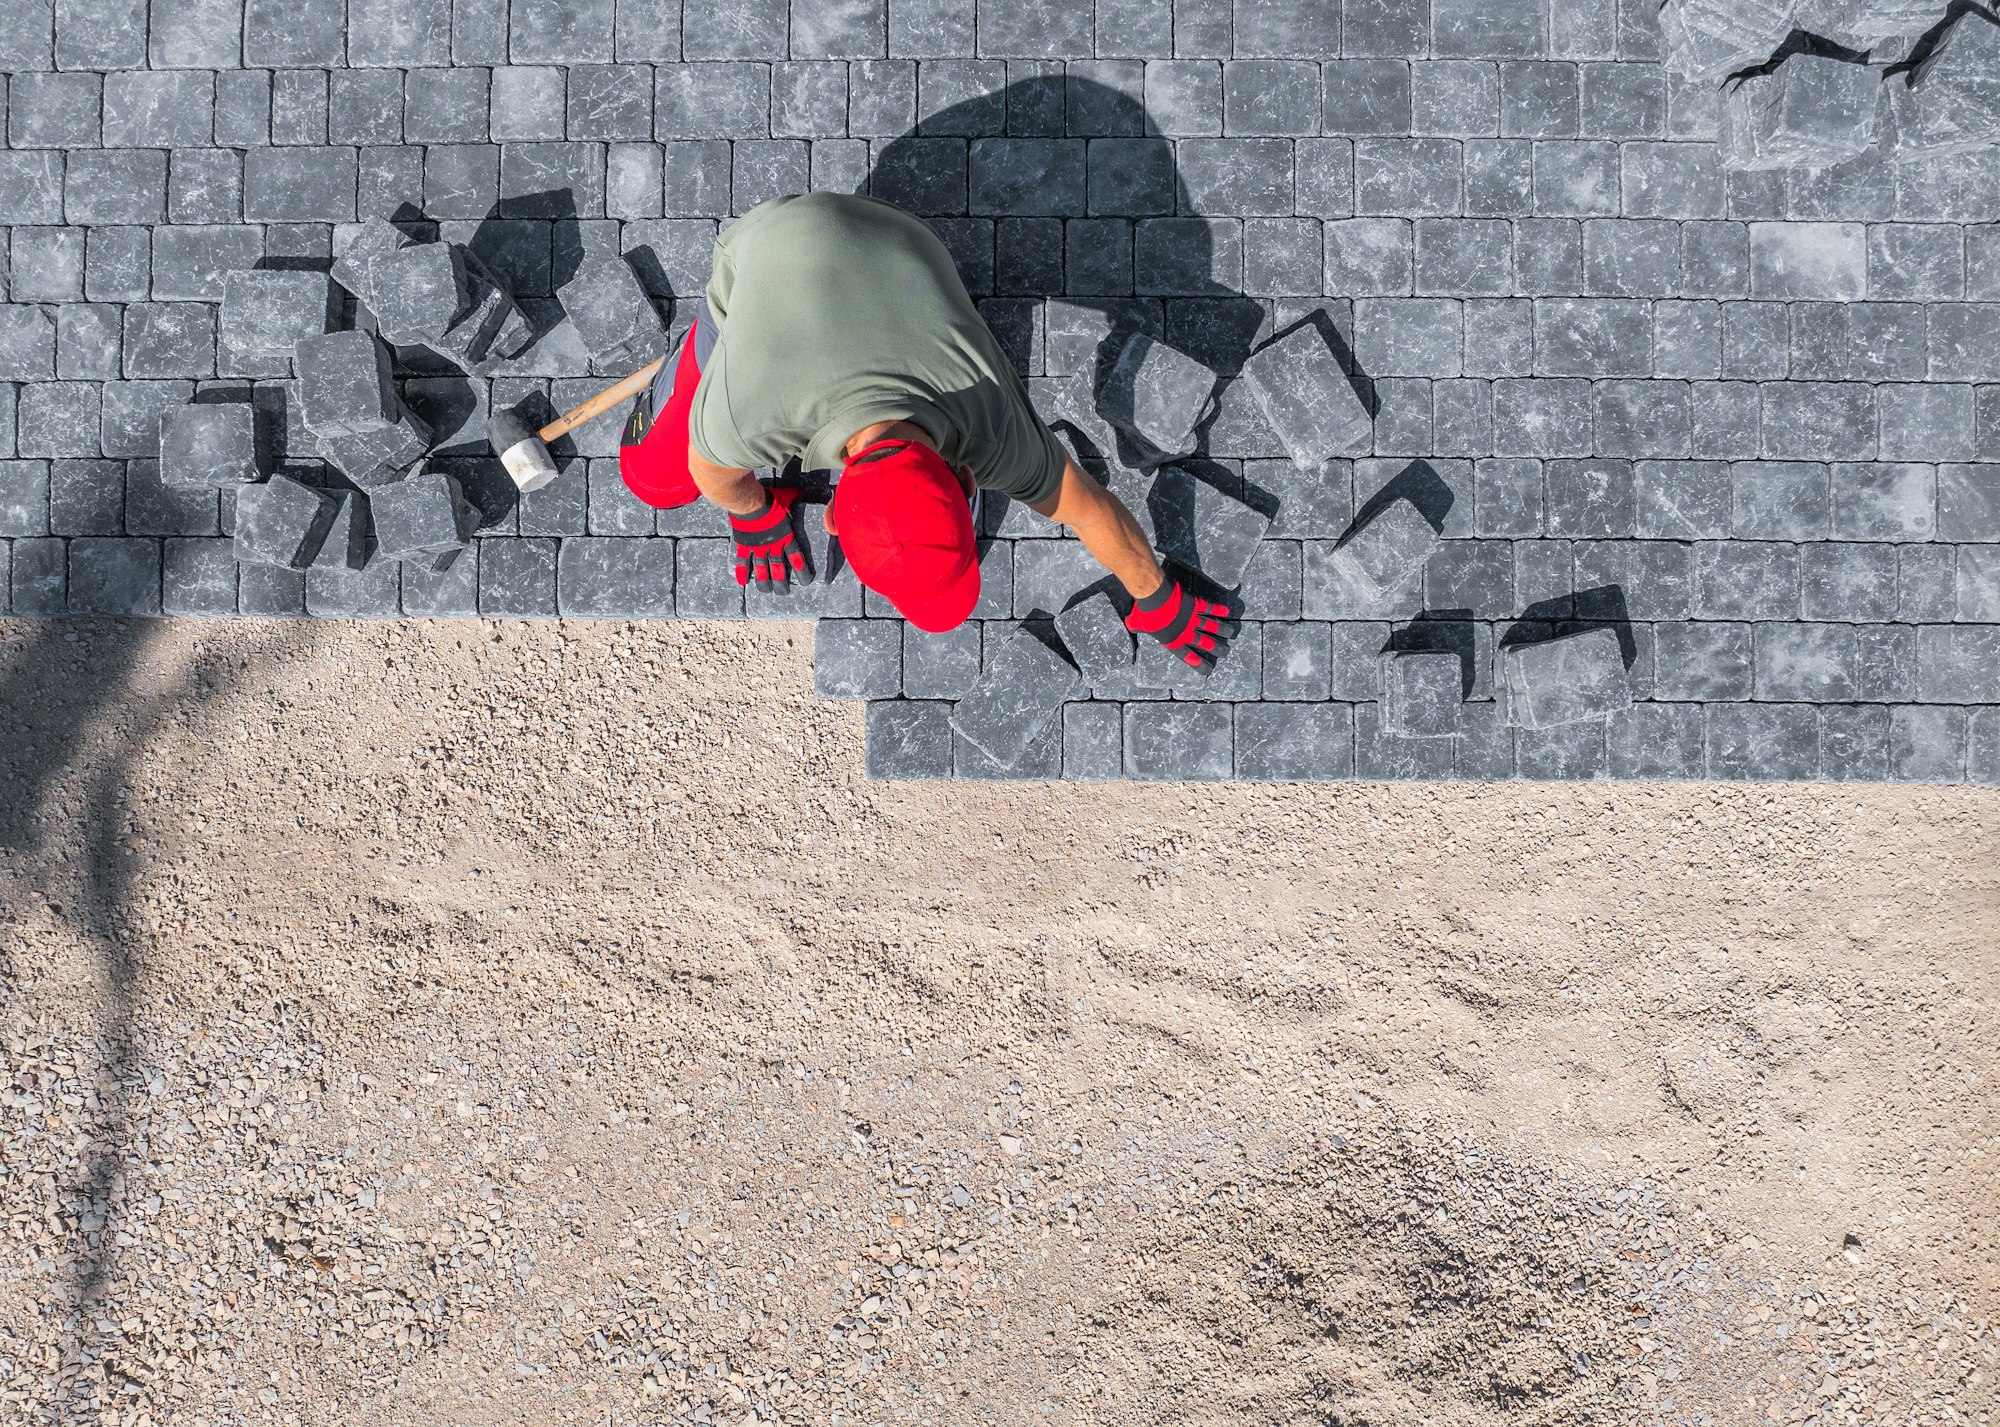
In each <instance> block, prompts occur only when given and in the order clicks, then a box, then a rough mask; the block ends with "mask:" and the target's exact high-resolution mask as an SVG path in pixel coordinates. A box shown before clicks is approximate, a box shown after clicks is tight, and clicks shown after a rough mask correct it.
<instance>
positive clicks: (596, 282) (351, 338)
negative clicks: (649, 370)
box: [160, 219, 666, 613]
mask: <svg viewBox="0 0 2000 1427" xmlns="http://www.w3.org/2000/svg"><path fill="white" fill-rule="evenodd" d="M336 282H337V283H338V284H339V286H340V287H341V288H344V289H345V290H346V291H347V292H349V293H351V294H352V295H353V297H354V298H355V299H356V300H357V301H358V302H359V303H360V304H361V305H362V308H363V309H364V310H365V312H366V313H367V315H368V316H369V317H370V318H371V319H372V322H373V329H372V330H365V329H362V328H350V329H346V330H329V328H331V327H333V325H334V320H335V311H336V308H337V306H338V303H337V295H336V292H335V288H334V283H336ZM562 297H563V300H564V303H565V308H566V311H567V314H568V316H569V317H570V320H571V323H572V325H573V326H574V327H575V329H576V331H577V334H578V336H579V338H580V339H581V340H582V342H583V344H584V346H585V348H586V349H587V351H588V352H589V354H590V358H591V364H592V366H593V369H595V370H599V371H617V372H619V373H621V374H622V373H623V372H625V371H628V370H630V369H632V368H634V367H637V366H640V365H643V364H644V363H645V362H647V361H650V360H651V359H652V358H653V357H655V356H657V355H659V354H660V352H661V351H662V350H663V349H664V344H665V338H666V333H665V328H664V326H663V324H662V323H661V321H660V317H659V312H658V309H657V308H655V307H654V305H653V303H652V300H651V299H650V298H649V297H648V296H647V295H646V293H645V292H644V290H643V288H642V287H641V286H640V284H639V281H638V278H637V275H636V274H634V273H633V271H632V269H631V267H630V265H629V264H627V263H626V262H625V261H624V260H623V259H622V258H618V257H615V256H604V255H599V256H595V257H592V258H589V259H586V260H585V261H584V262H583V263H581V264H580V265H579V268H578V271H577V273H576V275H575V277H574V278H572V280H571V281H570V282H569V283H567V284H566V285H565V286H564V287H563V289H562ZM534 339H535V332H534V328H533V326H532V325H531V324H530V322H529V321H528V319H527V317H526V316H525V314H524V313H523V312H522V311H521V309H520V307H519V305H518V304H517V303H516V302H515V301H514V298H513V296H512V295H511V294H510V293H509V292H508V291H507V289H506V286H505V285H504V284H503V283H502V282H501V281H500V279H499V278H497V277H496V276H495V275H494V274H493V273H492V272H491V271H490V270H489V269H488V268H487V266H486V265H485V264H484V263H482V262H481V261H480V260H479V259H478V257H477V256H476V255H475V254H474V253H472V252H471V251H470V250H469V249H468V248H466V247H464V246H463V245H461V244H458V243H450V242H413V241H410V240H409V238H408V237H407V236H406V235H405V234H404V233H403V232H402V231H401V230H400V229H398V228H396V227H395V226H394V225H392V224H390V223H387V222H385V221H383V220H381V219H375V220H372V221H371V222H369V223H367V224H365V225H363V227H362V228H361V230H360V232H359V233H358V234H357V235H356V237H355V238H354V240H353V241H352V242H351V243H350V244H349V245H348V246H347V247H346V249H345V250H344V251H343V252H342V254H341V256H340V257H339V258H338V259H337V260H336V261H335V262H334V264H333V268H332V280H331V281H330V280H329V279H328V277H327V276H325V275H323V274H319V273H313V272H293V271H263V270H258V271H250V272H234V273H230V274H229V275H228V276H227V277H226V279H225V281H224V289H223V300H222V318H221V330H220V342H221V345H222V347H223V350H224V351H225V353H226V354H227V357H228V359H229V362H230V364H231V367H232V369H233V370H236V371H240V372H247V373H252V374H255V375H258V376H265V377H277V378H285V377H289V378H290V379H291V380H290V381H289V383H288V385H287V387H286V398H287V399H286V410H285V413H284V420H285V431H286V439H285V442H284V446H285V455H286V458H287V464H286V465H285V466H284V467H283V468H282V469H274V464H275V462H274V457H273V446H274V442H273V440H272V437H271V433H270V432H269V431H268V430H266V429H261V428H262V427H263V426H264V425H265V423H262V422H260V420H259V413H258V412H257V410H256V409H255V408H254V407H253V406H252V405H250V404H248V403H221V402H217V403H197V404H194V405H190V406H183V407H177V408H170V409H168V410H167V411H165V412H163V413H162V416H161V420H160V457H161V466H160V470H161V478H162V480H163V481H164V482H166V483H167V484H169V485H173V486H179V487H206V488H211V489H214V488H220V489H223V490H227V491H231V492H233V495H234V512H235V525H234V531H235V534H234V544H233V547H232V551H233V555H234V558H235V561H236V562H237V563H239V564H240V565H242V566H243V567H245V569H246V570H259V571H261V570H281V571H306V572H308V574H309V576H310V577H311V578H312V579H313V580H314V581H315V582H316V584H315V587H316V590H317V592H318V594H319V596H320V598H319V600H318V601H317V602H316V603H317V604H318V605H319V607H320V608H321V609H322V610H324V611H325V612H330V613H338V612H341V611H342V610H343V609H352V610H354V611H361V610H366V609H370V608H374V607H378V606H380V605H381V604H382V601H381V600H379V599H371V598H370V590H371V588H373V587H375V586H380V587H381V590H377V591H376V593H377V594H380V593H381V591H382V590H386V591H387V592H388V596H389V599H390V601H391V602H393V600H394V598H395V595H396V591H397V590H398V589H400V588H401V587H402V586H403V585H404V583H405V576H404V574H403V572H401V571H399V570H398V569H396V568H395V567H397V566H404V565H407V566H408V567H410V569H411V570H413V571H414V572H416V576H417V578H418V579H422V578H424V577H426V576H428V577H442V576H444V575H445V574H446V573H447V572H448V571H450V570H451V569H452V567H453V565H454V563H455V562H456V561H457V560H458V558H459V556H460V555H461V554H462V553H463V552H464V551H465V550H466V548H467V547H468V546H469V545H470V543H471V541H472V537H473V534H474V532H475V531H476V530H477V529H478V528H479V526H480V525H481V523H482V518H483V517H482V512H481V510H480V508H479V506H478V504H477V503H476V502H475V501H474V500H473V499H471V498H470V497H469V495H468V492H467V491H466V489H465V486H464V484H463V482H462V481H461V479H460V477H459V476H458V475H457V474H454V473H452V472H451V471H448V470H444V469H439V468H436V467H434V466H433V465H431V464H430V463H428V462H427V460H426V457H427V455H428V453H429V451H430V446H431V440H432V435H433V433H432V431H431V428H430V427H429V426H428V425H427V424H426V423H425V422H424V421H423V420H422V419H421V418H419V417H418V416H417V415H416V414H415V413H414V412H412V411H411V410H410V408H409V407H408V406H407V405H406V404H405V403H404V401H403V397H402V393H401V391H400V389H399V387H398V383H397V381H396V376H395V368H396V364H397V357H398V354H414V353H415V352H416V351H417V350H418V349H421V350H423V351H427V352H429V353H432V354H435V356H436V357H437V358H442V359H443V360H444V361H445V362H447V363H448V364H450V365H451V366H452V367H455V368H456V369H458V370H459V371H461V372H463V373H465V374H466V375H467V376H471V377H484V376H487V375H488V374H490V373H491V372H493V371H494V370H495V369H496V368H497V367H499V366H500V364H502V363H503V362H505V361H507V360H508V359H510V358H513V357H516V356H518V355H520V354H521V353H522V352H523V351H524V350H525V349H526V348H527V347H528V346H529V345H530V344H532V342H533V341H534ZM313 456H317V457H319V458H320V460H319V463H311V462H310V460H309V458H310V457H313ZM214 563H215V565H216V568H215V569H213V570H208V571H203V572H200V575H201V578H204V579H209V580H212V581H213V582H214V583H215V584H216V585H217V586H218V587H221V586H223V585H225V584H226V583H227V582H229V581H230V580H232V579H235V578H243V577H242V576H238V575H237V573H236V572H235V571H233V570H230V569H229V568H227V565H226V563H225V562H222V561H220V560H219V559H217V560H215V561H214ZM248 578H255V576H254V575H251V576H248Z"/></svg>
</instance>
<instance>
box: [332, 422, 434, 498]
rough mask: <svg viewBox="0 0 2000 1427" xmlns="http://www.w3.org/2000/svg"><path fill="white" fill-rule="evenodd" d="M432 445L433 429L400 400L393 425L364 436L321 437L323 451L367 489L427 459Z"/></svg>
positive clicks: (346, 473) (351, 478)
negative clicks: (426, 455) (425, 457)
mask: <svg viewBox="0 0 2000 1427" xmlns="http://www.w3.org/2000/svg"><path fill="white" fill-rule="evenodd" d="M430 444H431V428H430V427H429V426H427V425H425V424H424V421H423V419H422V418H421V417H419V416H418V415H416V413H414V412H413V411H411V410H410V409H409V408H408V407H406V406H403V405H401V403H398V410H397V415H396V420H395V422H394V423H393V424H392V425H389V426H385V427H383V428H382V429H381V430H380V431H371V432H369V433H368V434H367V435H365V436H336V437H332V438H327V439H322V440H321V442H320V450H321V453H322V454H323V455H325V457H326V459H327V460H328V461H330V462H332V464H333V465H334V467H335V468H336V469H337V470H338V471H339V472H340V473H341V474H342V475H344V476H346V477H347V478H348V479H349V480H350V481H353V482H354V484H356V485H357V486H360V487H361V488H362V489H364V490H367V489H371V488H373V487H375V486H380V485H386V484H388V483H389V482H390V481H393V480H396V479H398V478H400V477H401V476H402V474H403V473H404V472H406V471H408V470H409V468H410V467H412V466H414V465H415V464H416V463H417V462H419V461H421V460H422V459H423V458H424V455H425V453H426V452H427V451H429V450H430Z"/></svg>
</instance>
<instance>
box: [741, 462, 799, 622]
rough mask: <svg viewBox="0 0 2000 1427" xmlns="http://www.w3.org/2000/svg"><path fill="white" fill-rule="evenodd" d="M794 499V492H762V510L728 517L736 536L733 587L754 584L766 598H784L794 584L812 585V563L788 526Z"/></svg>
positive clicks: (796, 495)
mask: <svg viewBox="0 0 2000 1427" xmlns="http://www.w3.org/2000/svg"><path fill="white" fill-rule="evenodd" d="M798 498H799V493H798V491H796V490H794V489H792V488H790V487H789V486H779V487H777V488H775V489H772V490H768V491H766V492H765V494H764V505H763V508H762V509H760V510H758V511H756V512H755V513H753V514H750V515H731V516H730V517H729V528H730V530H731V531H732V532H733V533H734V534H735V537H736V583H737V584H739V585H750V584H755V585H756V587H757V589H758V591H759V592H760V593H762V594H766V595H788V594H790V593H791V592H792V585H793V583H794V582H797V583H798V584H801V585H809V584H811V583H812V582H813V567H812V561H811V559H809V558H808V557H807V555H806V547H805V544H804V543H803V542H802V541H801V540H800V539H799V535H798V530H797V529H796V528H795V527H794V526H793V524H792V506H793V504H794V503H795V502H796V501H797V500H798Z"/></svg>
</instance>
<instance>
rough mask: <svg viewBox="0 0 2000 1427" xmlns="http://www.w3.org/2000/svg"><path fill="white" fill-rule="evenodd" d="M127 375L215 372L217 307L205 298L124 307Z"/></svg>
mask: <svg viewBox="0 0 2000 1427" xmlns="http://www.w3.org/2000/svg"><path fill="white" fill-rule="evenodd" d="M124 368H125V375H126V376H128V377H135V378H145V377H153V378H159V377H203V376H213V375H214V374H215V309H214V308H213V307H212V306H210V305H209V304H208V303H205V302H143V303H134V304H133V305H132V306H130V307H128V308H126V309H125V336H124Z"/></svg>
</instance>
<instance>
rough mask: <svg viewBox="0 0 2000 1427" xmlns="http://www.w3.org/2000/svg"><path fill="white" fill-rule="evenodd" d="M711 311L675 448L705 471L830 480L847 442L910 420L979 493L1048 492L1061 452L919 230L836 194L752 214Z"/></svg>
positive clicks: (1033, 497)
mask: <svg viewBox="0 0 2000 1427" xmlns="http://www.w3.org/2000/svg"><path fill="white" fill-rule="evenodd" d="M708 307H709V312H710V314H711V315H712V316H713V318H714V320H715V324H716V328H717V332H718V336H717V340H716V343H715V350H714V351H713V352H712V353H710V355H709V359H708V362H707V364H706V365H705V366H704V367H703V368H702V373H701V385H700V386H699V387H698V388H696V391H695V398H694V408H693V411H692V412H691V413H690V416H689V420H688V435H689V438H690V440H691V441H692V442H693V444H694V448H695V450H696V451H698V452H700V453H701V455H702V456H703V457H704V458H706V459H707V460H710V461H713V462H714V463H715V464H716V465H718V466H739V467H745V468H755V467H760V466H782V465H783V464H784V463H785V461H786V460H787V459H789V458H790V457H792V456H798V457H799V458H800V460H801V461H802V462H803V463H804V465H805V466H806V467H807V469H809V470H838V469H839V467H840V464H841V460H842V455H843V452H842V447H844V446H845V445H846V443H847V441H848V439H849V438H850V437H852V436H853V435H854V433H855V432H857V431H859V430H861V429H862V428H863V427H864V426H869V425H872V424H873V423H875V422H878V421H910V422H914V423H915V424H916V425H918V426H920V427H922V428H923V430H924V431H925V432H926V433H927V434H928V435H929V436H930V437H931V439H932V440H933V441H934V442H935V443H936V444H937V448H938V451H939V452H940V454H942V455H943V456H944V458H945V460H947V461H949V462H951V463H952V464H953V465H955V466H965V467H968V468H969V469H970V470H971V471H972V474H973V479H974V481H975V482H976V483H977V484H978V485H979V486H981V487H983V488H985V489H987V490H994V491H999V492H1001V493H1003V494H1005V495H1008V496H1012V497H1014V498H1015V499H1017V500H1021V501H1024V502H1027V503H1029V504H1034V503H1036V502H1039V501H1042V500H1046V499H1047V498H1048V497H1049V496H1051V495H1053V494H1054V493H1055V490H1056V486H1057V484H1058V483H1059V482H1060V480H1061V478H1062V470H1063V453H1062V448H1061V447H1060V446H1059V445H1057V444H1056V439H1055V437H1054V436H1053V435H1051V434H1050V432H1049V429H1048V428H1047V427H1046V426H1044V425H1043V424H1042V422H1041V419H1040V418H1039V417H1037V416H1036V415H1035V412H1034V408H1033V407H1032V406H1030V405H1029V402H1028V390H1027V388H1026V387H1025V386H1024V385H1023V384H1022V382H1021V378H1020V377H1019V376H1018V375H1017V374H1016V373H1015V371H1014V367H1013V364H1012V363H1011V362H1009V361H1008V360H1007V354H1006V353H1005V352H1003V351H1002V350H1001V348H1000V344H999V342H998V341H997V340H996V339H995V338H994V336H993V333H992V331H991V330H990V329H988V327H987V326H986V323H985V322H984V321H983V320H982V319H981V318H980V316H979V313H978V311H977V310H976V309H975V308H974V307H973V305H972V299H971V298H970V297H969V296H967V295H966V291H965V285H964V283H962V282H960V281H959V277H958V270H957V269H956V268H955V267H953V266H952V261H951V255H950V254H949V253H947V252H946V251H945V247H944V244H943V243H941V242H939V241H938V237H937V235H936V234H935V233H933V232H932V231H931V230H930V228H929V227H928V226H927V225H926V224H925V223H924V222H923V221H922V220H921V219H918V218H915V217H913V216H911V215H910V214H908V213H905V212H904V211H903V210H902V209H900V208H897V207H895V206H893V205H891V204H888V203H884V202H882V201H880V200H879V199H874V198H860V197H855V196H852V195H848V194H838V193H809V194H802V195H795V196H790V197H785V198H774V199H771V200H770V201H769V202H767V203H760V204H759V205H757V207H755V208H753V209H752V210H750V212H749V213H748V214H746V215H745V216H744V217H742V218H741V219H739V220H737V222H736V224H735V226H733V227H732V228H730V230H729V231H728V232H727V233H724V234H723V235H722V236H721V237H720V238H719V239H717V240H716V244H715V269H714V272H713V274H712V275H711V276H710V278H709V280H708Z"/></svg>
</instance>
